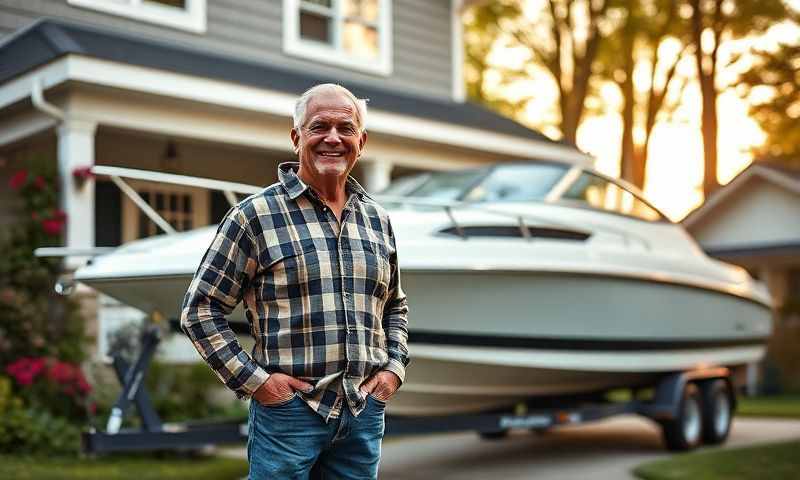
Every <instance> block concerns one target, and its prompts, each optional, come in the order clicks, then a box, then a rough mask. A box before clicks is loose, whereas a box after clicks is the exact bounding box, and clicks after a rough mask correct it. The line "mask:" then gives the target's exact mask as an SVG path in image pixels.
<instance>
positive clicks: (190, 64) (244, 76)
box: [0, 18, 578, 151]
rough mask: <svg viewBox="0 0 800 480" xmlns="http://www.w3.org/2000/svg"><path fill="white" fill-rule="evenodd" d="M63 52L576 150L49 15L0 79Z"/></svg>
mask: <svg viewBox="0 0 800 480" xmlns="http://www.w3.org/2000/svg"><path fill="white" fill-rule="evenodd" d="M68 54H79V55H86V56H90V57H94V58H98V59H102V60H109V61H114V62H119V63H125V64H130V65H136V66H142V67H150V68H155V69H160V70H166V71H170V72H176V73H182V74H187V75H192V76H198V77H205V78H210V79H215V80H223V81H230V82H235V83H238V84H242V85H248V86H253V87H258V88H265V89H270V90H276V91H279V92H284V93H290V94H296V95H299V94H300V93H302V92H304V91H305V90H306V89H308V88H310V87H311V86H313V85H315V84H318V83H321V82H333V83H339V84H341V85H344V86H345V87H347V88H348V89H350V90H351V91H352V92H353V93H354V94H355V95H356V96H358V97H360V98H367V99H369V105H370V107H374V108H376V109H379V110H383V111H387V112H392V113H399V114H404V115H408V116H412V117H418V118H424V119H429V120H436V121H441V122H446V123H449V124H454V125H460V126H465V127H472V128H478V129H481V130H486V131H490V132H496V133H502V134H505V135H509V136H513V137H518V138H522V139H526V140H534V141H539V142H543V143H546V144H552V145H559V146H565V147H571V148H573V149H575V150H576V151H578V149H577V147H575V145H573V144H571V143H568V142H565V141H555V140H552V139H550V138H548V137H547V136H545V135H543V134H542V133H540V132H537V131H536V130H532V129H530V128H527V127H525V126H523V125H522V124H520V123H517V122H515V121H513V120H511V119H509V118H506V117H503V116H501V115H498V114H497V113H494V112H492V111H491V110H488V109H487V108H484V107H482V106H480V105H477V104H474V103H469V102H464V103H461V102H455V101H452V100H444V99H434V98H429V97H422V96H415V95H411V94H406V93H402V92H397V91H393V90H388V89H383V88H380V87H376V86H373V85H365V84H360V83H356V82H351V81H348V80H345V79H340V78H333V77H326V76H321V75H315V74H309V73H306V72H301V71H296V70H290V69H287V68H284V67H279V66H276V65H274V64H269V63H260V62H254V61H248V60H242V59H239V58H234V57H231V56H226V55H220V54H216V53H212V52H208V51H203V50H198V49H191V48H188V47H183V46H176V45H174V44H169V43H165V42H162V41H159V40H154V39H150V38H145V37H138V36H133V35H128V34H123V33H119V32H116V31H112V30H108V29H104V28H99V27H96V26H89V25H85V24H78V23H73V22H66V21H63V20H55V19H50V18H44V19H40V20H39V21H37V22H36V23H34V24H32V25H31V26H29V27H27V28H24V29H22V30H21V31H18V32H16V33H14V34H12V36H11V37H10V38H8V39H6V41H5V42H3V43H2V44H0V84H2V83H4V82H6V81H8V80H10V79H12V78H14V77H16V76H19V75H21V74H24V73H26V72H28V71H30V70H32V69H34V68H36V67H39V66H41V65H44V64H46V63H48V62H51V61H53V60H55V59H57V58H59V57H62V56H65V55H68Z"/></svg>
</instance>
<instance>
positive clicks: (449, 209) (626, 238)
mask: <svg viewBox="0 0 800 480" xmlns="http://www.w3.org/2000/svg"><path fill="white" fill-rule="evenodd" d="M373 197H374V198H375V199H376V200H379V201H380V202H382V203H395V204H400V205H402V206H403V207H406V208H410V207H431V208H441V209H442V210H444V212H445V214H446V215H447V217H448V218H449V219H450V222H451V223H452V226H453V229H454V230H455V231H456V233H457V234H458V235H459V236H460V237H462V238H464V239H467V238H469V236H468V235H466V233H465V230H464V227H463V225H461V224H460V223H459V222H458V220H456V216H455V213H454V211H455V210H458V209H469V210H470V211H478V212H481V213H488V214H491V215H496V216H499V217H505V218H513V219H514V220H515V221H516V225H517V226H518V228H519V230H520V234H521V235H522V237H523V238H526V239H531V238H532V235H531V233H530V230H529V228H528V226H529V223H538V224H540V225H549V226H553V227H558V228H563V229H565V230H569V231H573V232H584V233H586V232H587V231H589V232H591V231H602V232H605V233H609V234H611V235H616V236H619V237H620V238H622V241H623V242H624V243H625V245H626V246H630V245H631V244H632V243H633V242H638V243H639V244H641V245H642V246H643V247H644V248H645V249H647V250H650V242H649V241H648V240H647V239H646V238H644V237H643V236H641V235H636V234H634V233H631V232H628V231H625V230H622V229H619V228H614V227H610V226H608V225H597V224H596V223H584V225H583V226H576V225H574V224H570V223H567V222H561V221H558V220H553V219H552V218H546V217H541V216H538V215H532V214H530V213H528V212H512V211H507V210H498V209H496V208H491V207H487V206H485V205H484V204H482V203H477V202H463V201H460V200H443V199H439V198H420V197H404V196H397V195H373Z"/></svg>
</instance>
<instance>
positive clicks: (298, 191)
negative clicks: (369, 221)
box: [278, 162, 369, 201]
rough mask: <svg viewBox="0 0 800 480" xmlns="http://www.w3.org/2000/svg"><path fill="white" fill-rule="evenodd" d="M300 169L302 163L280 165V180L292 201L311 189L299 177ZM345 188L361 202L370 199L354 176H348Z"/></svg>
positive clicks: (283, 163)
mask: <svg viewBox="0 0 800 480" xmlns="http://www.w3.org/2000/svg"><path fill="white" fill-rule="evenodd" d="M299 169H300V162H282V163H281V164H279V165H278V180H279V181H280V182H281V185H283V188H284V189H285V190H286V193H287V194H288V195H289V198H291V199H292V200H295V199H297V197H299V196H300V195H302V194H303V193H304V192H305V191H306V190H308V189H309V186H308V185H307V184H306V183H305V182H303V181H302V180H301V179H300V177H299V176H297V171H298V170H299ZM345 188H346V191H347V192H348V193H355V194H356V195H358V198H359V200H362V201H363V200H364V198H365V197H367V198H369V195H368V194H367V191H366V190H364V187H362V186H361V185H360V184H359V183H358V182H357V181H356V179H355V178H353V177H352V175H348V176H347V183H346V185H345Z"/></svg>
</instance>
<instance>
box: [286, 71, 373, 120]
mask: <svg viewBox="0 0 800 480" xmlns="http://www.w3.org/2000/svg"><path fill="white" fill-rule="evenodd" d="M331 94H333V95H341V96H343V97H345V98H347V99H348V100H349V101H350V102H352V103H353V106H354V107H355V115H354V117H355V118H354V120H355V122H356V124H357V125H358V128H359V130H360V131H362V132H363V131H364V130H366V128H367V101H366V100H363V99H360V98H356V96H355V95H353V93H352V92H351V91H350V90H348V89H346V88H344V87H343V86H341V85H337V84H335V83H321V84H319V85H315V86H313V87H311V88H309V89H308V90H306V91H305V92H303V94H302V95H300V98H298V99H297V101H296V102H295V104H294V116H293V117H294V118H293V120H294V128H299V127H302V126H303V125H304V124H305V123H306V120H307V119H306V113H307V112H308V105H309V104H310V103H311V102H312V101H313V100H314V98H315V97H318V96H324V95H331Z"/></svg>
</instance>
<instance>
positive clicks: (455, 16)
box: [450, 0, 467, 102]
mask: <svg viewBox="0 0 800 480" xmlns="http://www.w3.org/2000/svg"><path fill="white" fill-rule="evenodd" d="M463 3H464V2H463V0H450V10H451V12H450V28H451V31H452V32H451V35H450V37H451V47H450V48H451V54H450V57H451V59H452V60H451V61H452V62H453V64H452V69H451V75H452V77H453V78H452V80H453V100H455V101H456V102H463V101H464V100H466V98H467V92H466V88H465V85H464V23H463V21H462V19H461V12H462V8H463Z"/></svg>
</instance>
